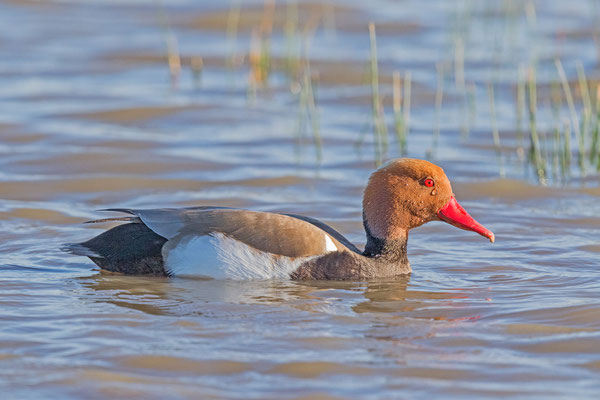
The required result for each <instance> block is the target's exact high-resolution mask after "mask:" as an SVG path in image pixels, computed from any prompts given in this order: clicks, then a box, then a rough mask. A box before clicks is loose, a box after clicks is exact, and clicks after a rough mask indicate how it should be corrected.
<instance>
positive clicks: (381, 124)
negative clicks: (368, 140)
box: [369, 22, 388, 166]
mask: <svg viewBox="0 0 600 400" xmlns="http://www.w3.org/2000/svg"><path fill="white" fill-rule="evenodd" d="M369 39H370V45H371V52H370V58H369V61H370V67H371V68H370V78H371V98H372V113H373V128H374V129H373V133H374V137H375V163H376V165H378V166H379V165H381V163H382V162H383V158H384V157H385V153H386V152H387V150H388V130H387V124H386V122H385V112H384V109H383V102H382V100H381V96H380V93H379V66H378V60H377V37H376V33H375V24H374V23H372V22H371V23H369Z"/></svg>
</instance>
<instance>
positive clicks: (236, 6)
mask: <svg viewBox="0 0 600 400" xmlns="http://www.w3.org/2000/svg"><path fill="white" fill-rule="evenodd" d="M240 2H241V0H232V2H231V8H230V9H229V13H228V14H227V25H226V28H225V30H226V35H227V42H228V43H229V57H228V58H227V67H228V68H229V70H231V71H233V70H234V69H235V68H236V67H237V65H238V60H239V57H238V54H237V37H238V30H239V24H240V9H241V5H240Z"/></svg>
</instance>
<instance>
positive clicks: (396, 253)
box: [363, 221, 408, 265]
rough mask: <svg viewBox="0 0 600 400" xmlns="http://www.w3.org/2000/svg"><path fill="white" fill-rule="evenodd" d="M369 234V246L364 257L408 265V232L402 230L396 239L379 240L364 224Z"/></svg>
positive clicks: (365, 224) (366, 247)
mask: <svg viewBox="0 0 600 400" xmlns="http://www.w3.org/2000/svg"><path fill="white" fill-rule="evenodd" d="M364 226H365V231H366V234H367V244H366V246H365V250H364V251H363V256H365V257H369V258H373V259H379V260H381V261H384V262H386V263H390V264H402V265H408V256H407V252H406V245H407V243H408V230H402V231H400V232H399V234H397V235H396V236H395V237H394V238H379V237H375V236H373V234H372V233H371V230H370V229H369V226H368V224H367V222H366V221H365V222H364Z"/></svg>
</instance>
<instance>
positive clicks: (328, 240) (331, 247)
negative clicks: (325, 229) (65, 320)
mask: <svg viewBox="0 0 600 400" xmlns="http://www.w3.org/2000/svg"><path fill="white" fill-rule="evenodd" d="M325 251H327V252H330V251H337V247H336V245H335V243H333V240H331V238H330V237H329V235H328V234H325Z"/></svg>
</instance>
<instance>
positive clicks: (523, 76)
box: [517, 65, 527, 160]
mask: <svg viewBox="0 0 600 400" xmlns="http://www.w3.org/2000/svg"><path fill="white" fill-rule="evenodd" d="M526 83H527V72H526V70H525V67H524V66H523V65H519V70H518V75H517V153H518V155H519V156H520V158H521V160H522V159H523V155H524V153H525V152H524V150H523V149H524V146H523V110H524V109H525V98H526V92H525V86H526Z"/></svg>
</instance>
